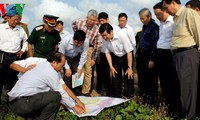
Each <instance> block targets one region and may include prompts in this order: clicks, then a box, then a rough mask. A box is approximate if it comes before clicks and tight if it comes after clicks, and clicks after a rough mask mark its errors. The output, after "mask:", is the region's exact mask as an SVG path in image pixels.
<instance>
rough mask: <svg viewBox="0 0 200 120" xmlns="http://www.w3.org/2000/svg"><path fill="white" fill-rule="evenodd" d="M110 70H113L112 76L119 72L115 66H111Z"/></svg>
mask: <svg viewBox="0 0 200 120" xmlns="http://www.w3.org/2000/svg"><path fill="white" fill-rule="evenodd" d="M110 71H111V73H112V76H113V77H115V74H117V71H116V70H115V68H114V67H111V68H110Z"/></svg>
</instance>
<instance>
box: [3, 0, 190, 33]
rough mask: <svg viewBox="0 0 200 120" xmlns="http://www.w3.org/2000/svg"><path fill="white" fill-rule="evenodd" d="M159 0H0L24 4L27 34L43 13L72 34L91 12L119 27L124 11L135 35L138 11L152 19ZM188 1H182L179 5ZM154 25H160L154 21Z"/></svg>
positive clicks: (138, 22)
mask: <svg viewBox="0 0 200 120" xmlns="http://www.w3.org/2000/svg"><path fill="white" fill-rule="evenodd" d="M159 1H161V0H0V4H6V3H12V4H13V3H14V4H15V3H22V4H23V3H24V4H26V5H25V7H24V10H23V19H22V22H24V23H27V24H28V27H29V31H30V32H31V31H32V29H33V28H34V27H35V26H37V25H40V24H42V17H43V15H44V14H52V15H56V16H58V17H60V18H59V19H60V20H62V21H63V22H64V27H65V29H66V30H67V31H69V32H70V33H72V28H71V23H72V20H74V19H79V18H83V19H85V18H86V16H87V12H88V11H89V10H90V9H95V10H97V12H107V13H108V14H109V20H110V23H111V24H118V20H117V17H118V14H119V13H121V12H125V13H127V15H128V24H129V25H131V26H132V27H133V29H134V31H135V32H137V31H138V30H140V29H141V27H142V24H141V22H140V19H139V16H138V12H139V10H140V9H142V8H149V9H150V10H151V12H152V14H153V18H154V19H155V20H156V21H157V19H156V18H155V16H154V13H153V9H152V7H153V6H154V5H155V4H156V3H157V2H159ZM187 1H188V0H181V2H182V5H185V3H186V2H187ZM1 21H2V19H0V22H1ZM157 23H159V22H158V21H157Z"/></svg>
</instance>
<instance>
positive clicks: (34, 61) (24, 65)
mask: <svg viewBox="0 0 200 120" xmlns="http://www.w3.org/2000/svg"><path fill="white" fill-rule="evenodd" d="M46 61H47V59H45V58H39V57H29V58H26V59H25V60H17V61H15V62H13V63H12V64H11V65H10V68H12V69H13V70H15V71H18V72H19V74H18V79H19V78H20V77H21V76H22V75H23V74H24V73H25V72H27V71H29V70H31V69H33V68H34V67H35V66H36V65H38V64H40V63H42V62H46ZM60 83H61V84H62V87H63V89H64V90H65V91H66V92H67V94H68V95H69V96H70V97H71V98H72V99H73V100H74V101H75V102H76V103H77V105H79V106H80V107H81V108H83V109H84V110H85V105H84V104H83V103H82V102H81V101H80V99H78V98H77V97H76V96H75V95H74V93H73V92H72V91H71V90H70V89H69V87H68V86H67V85H66V84H65V82H64V81H63V79H62V78H61V79H60Z"/></svg>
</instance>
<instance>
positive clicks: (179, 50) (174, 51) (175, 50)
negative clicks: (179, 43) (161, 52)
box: [172, 46, 196, 54]
mask: <svg viewBox="0 0 200 120" xmlns="http://www.w3.org/2000/svg"><path fill="white" fill-rule="evenodd" d="M193 48H196V46H192V47H183V48H177V49H173V50H172V54H176V53H180V52H184V51H186V50H190V49H193Z"/></svg>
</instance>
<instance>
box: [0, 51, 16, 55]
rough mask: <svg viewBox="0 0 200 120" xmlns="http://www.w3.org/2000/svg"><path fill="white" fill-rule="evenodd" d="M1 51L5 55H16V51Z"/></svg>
mask: <svg viewBox="0 0 200 120" xmlns="http://www.w3.org/2000/svg"><path fill="white" fill-rule="evenodd" d="M0 52H1V53H4V54H5V55H8V56H13V55H16V54H17V53H8V52H4V51H0Z"/></svg>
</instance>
